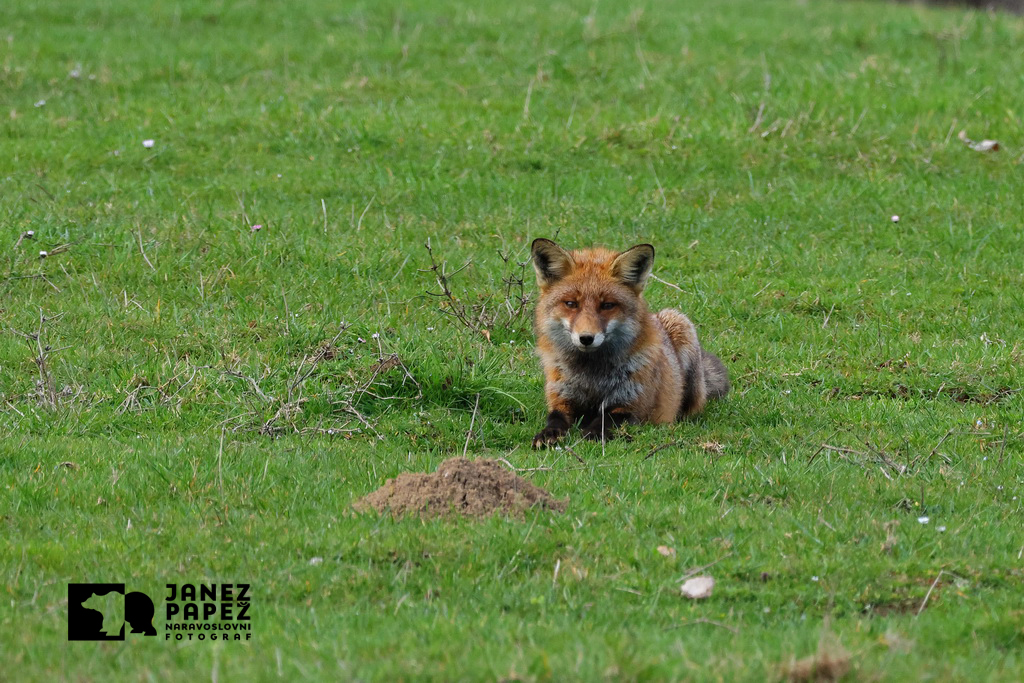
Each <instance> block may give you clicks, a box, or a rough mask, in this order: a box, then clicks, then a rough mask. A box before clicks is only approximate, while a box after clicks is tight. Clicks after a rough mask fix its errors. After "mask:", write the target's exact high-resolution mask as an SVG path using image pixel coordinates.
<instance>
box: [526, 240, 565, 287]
mask: <svg viewBox="0 0 1024 683" xmlns="http://www.w3.org/2000/svg"><path fill="white" fill-rule="evenodd" d="M530 251H531V252H532V255H533V269H534V270H536V271H537V284H538V285H540V286H541V287H547V286H548V285H552V284H554V283H556V282H558V281H559V280H561V279H562V278H563V277H565V276H566V275H568V274H569V273H571V272H572V268H573V266H574V265H575V264H574V263H573V261H572V256H570V255H569V252H567V251H566V250H565V249H562V248H561V247H560V246H558V245H557V244H555V243H554V242H552V241H551V240H546V239H536V240H534V241H533V246H532V247H531V248H530Z"/></svg>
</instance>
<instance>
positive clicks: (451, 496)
mask: <svg viewBox="0 0 1024 683" xmlns="http://www.w3.org/2000/svg"><path fill="white" fill-rule="evenodd" d="M567 503H568V501H566V500H559V499H557V498H554V497H552V495H551V494H550V493H548V492H547V491H545V490H544V489H542V488H538V487H536V486H534V485H533V484H531V483H530V482H528V481H526V480H525V479H523V478H522V477H518V476H516V475H515V474H513V473H512V472H510V471H509V470H508V469H507V468H505V467H503V466H502V465H501V464H500V463H498V461H496V460H468V459H466V458H450V459H448V460H445V461H444V462H442V463H441V464H440V465H439V466H438V468H437V471H436V472H433V473H431V474H426V473H422V472H407V473H405V474H400V475H398V476H397V477H396V478H394V479H388V480H387V483H385V484H384V486H382V487H380V488H379V489H377V490H376V491H374V492H373V493H371V494H369V495H368V496H366V497H365V498H361V499H359V500H358V501H356V502H355V504H354V505H353V507H354V508H355V509H356V510H358V511H359V512H366V511H369V510H376V511H377V512H380V513H383V512H390V513H391V514H392V515H394V516H396V517H400V516H402V515H407V514H414V515H417V514H418V515H420V516H422V517H445V516H448V515H465V516H468V517H485V516H487V515H490V514H494V513H496V512H499V513H504V514H506V515H510V516H512V517H522V516H523V514H524V513H525V512H526V510H528V509H530V508H533V507H540V508H543V509H545V510H554V511H555V512H564V511H565V507H566V504H567Z"/></svg>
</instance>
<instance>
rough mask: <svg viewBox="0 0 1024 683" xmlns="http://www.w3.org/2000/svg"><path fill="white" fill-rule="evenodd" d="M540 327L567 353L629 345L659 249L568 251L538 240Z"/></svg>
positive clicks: (535, 250)
mask: <svg viewBox="0 0 1024 683" xmlns="http://www.w3.org/2000/svg"><path fill="white" fill-rule="evenodd" d="M532 254H533V267H534V270H536V271H537V285H538V286H539V287H540V292H541V295H540V298H539V299H538V302H537V324H538V326H539V331H542V332H543V333H544V334H546V335H547V336H548V337H549V338H550V339H551V341H553V342H554V343H555V344H556V345H558V346H559V347H561V348H562V349H563V350H565V351H576V352H579V353H599V352H612V351H620V350H624V349H626V348H628V347H629V345H630V344H631V343H632V342H633V340H634V339H635V338H636V336H637V335H638V334H639V332H640V327H641V320H642V318H643V315H644V314H645V313H646V310H647V305H646V303H644V300H643V297H642V296H641V294H642V292H643V289H644V285H646V284H647V277H648V276H649V275H650V274H651V266H652V265H653V264H654V247H652V246H651V245H649V244H638V245H637V246H635V247H632V248H630V249H627V250H626V251H624V252H621V253H619V252H614V251H609V250H607V249H584V250H579V251H566V250H565V249H562V248H561V247H560V246H558V245H557V244H555V243H554V242H552V241H551V240H546V239H537V240H534V241H533V247H532Z"/></svg>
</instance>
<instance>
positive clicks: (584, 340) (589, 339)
mask: <svg viewBox="0 0 1024 683" xmlns="http://www.w3.org/2000/svg"><path fill="white" fill-rule="evenodd" d="M593 343H594V336H593V335H591V334H581V335H580V344H583V345H584V346H590V345H591V344H593Z"/></svg>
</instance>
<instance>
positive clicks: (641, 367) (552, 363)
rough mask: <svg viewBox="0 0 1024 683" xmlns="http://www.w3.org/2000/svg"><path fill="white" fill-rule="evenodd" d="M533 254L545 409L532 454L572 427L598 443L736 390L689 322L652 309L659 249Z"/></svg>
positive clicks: (541, 243) (547, 244) (541, 246)
mask: <svg viewBox="0 0 1024 683" xmlns="http://www.w3.org/2000/svg"><path fill="white" fill-rule="evenodd" d="M532 252H533V266H534V269H535V270H536V271H537V285H538V286H539V287H540V298H539V299H538V301H537V313H536V318H535V321H534V331H535V333H536V335H537V353H538V355H539V356H540V360H541V365H542V366H543V367H544V379H545V393H546V397H547V404H548V419H547V424H546V425H545V426H544V429H542V430H541V431H540V432H539V433H538V434H537V436H535V437H534V438H533V447H534V448H545V447H546V446H548V445H550V444H553V443H555V442H557V441H558V440H559V439H560V438H562V437H563V436H565V434H566V433H568V431H569V427H570V426H571V425H572V424H573V423H575V422H579V423H580V425H581V427H582V430H583V437H584V438H587V439H594V440H601V439H605V438H607V437H608V436H610V433H611V431H612V430H613V429H615V428H616V427H617V426H618V425H620V424H623V423H626V422H630V423H640V422H653V423H665V422H674V421H676V420H680V419H682V418H685V417H687V416H690V415H696V414H698V413H700V412H701V411H702V410H703V409H704V404H705V403H706V402H707V401H708V400H709V399H713V398H719V397H721V396H725V394H726V393H727V392H728V391H729V375H728V372H727V371H726V369H725V366H724V365H723V364H722V361H721V360H719V359H718V357H717V356H714V355H712V354H710V353H708V352H707V351H705V350H704V349H702V348H701V346H700V342H698V341H697V330H696V329H695V328H694V326H693V323H692V322H690V319H689V318H687V317H686V316H685V315H683V314H682V313H680V312H679V311H677V310H675V309H672V308H666V309H665V310H663V311H659V312H658V313H651V312H650V311H649V310H648V308H647V302H646V301H644V298H643V295H642V293H643V289H644V285H645V284H646V283H647V278H648V276H649V275H650V274H651V266H652V265H653V264H654V247H652V246H651V245H649V244H639V245H637V246H635V247H632V248H630V249H627V250H626V251H624V252H622V253H616V252H614V251H609V250H607V249H584V250H579V251H566V250H565V249H562V248H561V247H559V246H558V245H557V244H555V243H554V242H552V241H551V240H546V239H538V240H534V242H533V247H532Z"/></svg>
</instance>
